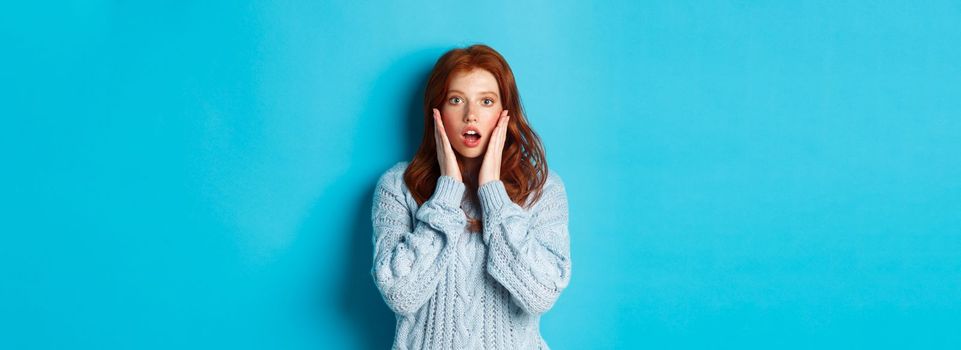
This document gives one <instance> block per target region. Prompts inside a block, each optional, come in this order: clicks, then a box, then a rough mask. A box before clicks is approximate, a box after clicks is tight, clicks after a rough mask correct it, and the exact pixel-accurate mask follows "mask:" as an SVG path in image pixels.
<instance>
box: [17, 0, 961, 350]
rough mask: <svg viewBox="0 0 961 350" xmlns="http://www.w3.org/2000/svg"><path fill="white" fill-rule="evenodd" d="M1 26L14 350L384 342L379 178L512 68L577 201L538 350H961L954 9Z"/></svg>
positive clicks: (350, 8) (319, 8)
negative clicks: (432, 82) (561, 284)
mask: <svg viewBox="0 0 961 350" xmlns="http://www.w3.org/2000/svg"><path fill="white" fill-rule="evenodd" d="M29 3H30V4H28V5H22V4H13V3H11V4H7V5H4V6H3V10H2V11H0V45H2V47H3V55H2V57H0V63H2V65H0V81H2V84H0V99H2V101H3V102H2V103H0V116H2V127H0V152H2V162H3V171H2V174H0V176H2V182H0V183H2V193H0V195H2V198H3V208H2V213H0V216H2V221H0V231H2V234H0V274H2V275H0V283H2V288H0V323H2V324H0V328H2V329H3V330H2V331H0V348H4V349H25V348H98V349H147V348H162V349H170V348H202V347H209V348H242V349H265V348H268V349H311V348H329V349H341V348H343V349H350V348H360V349H365V348H386V347H388V346H389V344H390V342H391V338H392V336H393V327H394V324H393V322H394V321H393V315H392V314H391V313H390V312H389V310H388V309H387V307H386V306H385V305H384V303H383V301H382V300H381V299H380V295H379V294H378V293H377V291H376V289H375V288H374V286H373V283H372V280H371V277H370V275H369V269H370V262H371V247H370V235H371V229H370V219H369V215H370V205H371V203H370V200H371V196H372V190H373V186H374V184H375V181H376V179H377V178H378V176H379V175H380V174H381V173H382V172H383V171H384V170H386V169H387V168H389V167H390V166H391V165H393V164H394V163H395V162H397V161H400V160H406V159H409V158H410V156H411V155H412V154H413V151H414V149H415V147H416V146H417V142H419V140H420V137H421V130H422V121H421V116H420V107H419V105H420V101H421V98H422V89H423V85H424V82H425V79H426V74H427V73H428V71H429V70H430V68H431V66H432V64H433V62H434V61H435V60H436V59H437V57H438V56H439V55H440V54H442V53H443V52H444V51H446V50H448V49H450V48H453V47H456V46H463V45H467V44H471V43H475V42H482V43H487V44H489V45H491V46H493V47H494V48H496V49H497V50H499V51H500V52H501V53H502V54H504V56H505V57H506V58H507V59H508V61H509V62H510V63H511V65H512V67H513V69H514V72H515V73H516V75H517V79H518V84H519V88H520V91H521V94H522V97H523V101H524V103H525V106H526V108H527V110H528V112H529V118H530V121H531V123H532V125H533V127H534V128H535V130H536V131H537V132H538V133H539V134H540V135H541V136H542V138H543V140H544V143H545V146H546V148H547V152H548V153H547V155H548V160H549V165H550V166H551V168H552V169H554V170H555V171H557V172H558V173H559V174H560V175H561V176H562V177H563V178H564V180H565V182H566V184H567V186H568V188H567V190H568V196H569V199H570V232H571V236H572V244H573V248H572V250H573V251H572V256H573V261H574V262H573V266H574V267H573V279H572V282H571V285H570V287H569V288H568V289H567V290H566V291H565V292H564V293H563V294H562V295H561V298H560V300H559V301H558V303H557V304H556V306H555V307H554V309H553V310H551V312H549V313H548V314H546V315H545V316H544V317H543V325H542V332H543V335H544V337H545V338H546V339H547V341H548V343H549V344H550V345H551V346H552V347H554V348H556V349H588V348H597V349H605V348H695V349H700V348H727V349H741V348H758V349H762V348H763V349H767V348H845V349H847V348H955V349H957V348H959V347H961V333H958V332H957V331H958V328H957V327H958V321H959V320H961V155H959V154H961V117H959V115H961V114H959V110H961V84H959V82H961V79H959V77H961V63H959V62H961V45H959V43H961V5H959V4H958V3H957V2H947V1H945V2H939V1H931V2H923V4H921V3H916V2H910V1H904V2H882V3H880V4H869V3H867V2H863V3H859V2H843V3H837V2H835V1H812V2H798V3H788V2H780V1H770V2H766V1H765V2H761V1H758V2H754V1H725V2H686V1H680V2H670V3H669V4H637V2H635V1H623V2H604V4H603V5H601V4H600V3H594V2H582V3H577V4H568V5H561V4H556V3H552V2H540V3H537V2H533V3H524V4H518V3H514V2H507V1H504V2H500V1H493V2H482V3H441V2H437V3H432V2H405V3H400V2H398V3H369V4H365V3H356V2H347V1H343V2H322V3H316V2H313V1H297V2H283V3H280V2H277V3H267V2H262V3H260V2H259V3H240V2H236V1H221V2H205V3H182V2H166V1H165V2H155V3H154V2H142V3H127V2H117V1H66V2H57V3H41V2H29Z"/></svg>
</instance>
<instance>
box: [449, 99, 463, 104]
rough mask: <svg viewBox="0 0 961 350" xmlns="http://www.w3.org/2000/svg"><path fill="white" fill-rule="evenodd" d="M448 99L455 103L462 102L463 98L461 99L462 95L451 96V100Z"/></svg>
mask: <svg viewBox="0 0 961 350" xmlns="http://www.w3.org/2000/svg"><path fill="white" fill-rule="evenodd" d="M448 101H449V102H450V103H453V104H458V103H460V102H461V99H460V97H451V98H450V100H448Z"/></svg>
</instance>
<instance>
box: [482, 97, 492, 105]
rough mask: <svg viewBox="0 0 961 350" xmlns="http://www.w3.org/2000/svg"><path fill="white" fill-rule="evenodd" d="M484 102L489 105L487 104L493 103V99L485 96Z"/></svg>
mask: <svg viewBox="0 0 961 350" xmlns="http://www.w3.org/2000/svg"><path fill="white" fill-rule="evenodd" d="M484 104H485V105H488V106H489V105H492V104H494V100H492V99H489V98H485V99H484Z"/></svg>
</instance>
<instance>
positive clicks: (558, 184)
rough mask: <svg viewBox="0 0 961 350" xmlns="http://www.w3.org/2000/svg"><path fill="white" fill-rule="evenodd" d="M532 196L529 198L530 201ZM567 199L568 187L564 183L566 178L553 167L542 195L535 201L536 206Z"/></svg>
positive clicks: (549, 170) (542, 189) (549, 171)
mask: <svg viewBox="0 0 961 350" xmlns="http://www.w3.org/2000/svg"><path fill="white" fill-rule="evenodd" d="M529 200H530V198H528V201H529ZM566 201H567V189H566V187H565V185H564V179H562V178H561V175H560V174H558V173H557V172H556V171H554V170H553V169H548V172H547V180H546V181H545V182H544V187H542V188H541V196H540V198H539V199H538V200H537V203H535V205H534V206H535V207H538V206H543V205H546V204H548V203H555V204H556V203H557V202H566Z"/></svg>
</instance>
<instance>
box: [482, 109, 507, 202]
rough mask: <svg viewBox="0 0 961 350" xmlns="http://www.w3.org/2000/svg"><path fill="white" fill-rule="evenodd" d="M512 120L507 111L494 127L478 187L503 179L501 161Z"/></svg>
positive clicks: (502, 113)
mask: <svg viewBox="0 0 961 350" xmlns="http://www.w3.org/2000/svg"><path fill="white" fill-rule="evenodd" d="M510 118H511V117H510V115H508V114H507V110H506V109H505V110H504V111H503V112H501V116H500V119H499V120H498V121H497V126H496V127H494V131H493V132H492V133H491V138H490V141H488V143H487V151H486V152H485V153H484V163H483V164H481V168H480V174H479V175H478V186H483V185H484V184H485V183H488V182H490V181H495V180H500V179H501V159H502V158H503V156H504V143H505V141H506V140H507V124H508V122H509V121H510Z"/></svg>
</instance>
